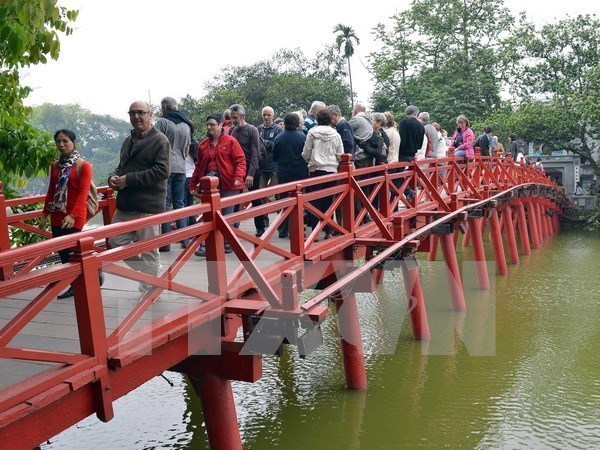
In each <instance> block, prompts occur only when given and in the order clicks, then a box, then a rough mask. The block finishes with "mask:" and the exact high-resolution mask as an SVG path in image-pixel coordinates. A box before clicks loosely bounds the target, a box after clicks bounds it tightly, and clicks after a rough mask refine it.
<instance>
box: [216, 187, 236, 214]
mask: <svg viewBox="0 0 600 450" xmlns="http://www.w3.org/2000/svg"><path fill="white" fill-rule="evenodd" d="M239 193H240V191H239V189H236V190H235V191H221V192H220V194H221V197H231V196H232V195H237V194H239ZM234 207H235V205H234V206H228V207H227V208H223V209H222V214H223V215H224V216H226V215H228V214H231V213H232V212H233V208H234Z"/></svg>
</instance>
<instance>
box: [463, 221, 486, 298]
mask: <svg viewBox="0 0 600 450" xmlns="http://www.w3.org/2000/svg"><path fill="white" fill-rule="evenodd" d="M468 221H469V230H470V231H471V238H472V239H473V253H474V255H475V270H476V272H477V281H478V282H479V288H480V289H483V290H487V289H489V288H490V280H489V276H488V271H487V265H486V261H485V249H484V247H483V235H482V227H481V225H480V223H479V219H478V218H477V217H469V219H468Z"/></svg>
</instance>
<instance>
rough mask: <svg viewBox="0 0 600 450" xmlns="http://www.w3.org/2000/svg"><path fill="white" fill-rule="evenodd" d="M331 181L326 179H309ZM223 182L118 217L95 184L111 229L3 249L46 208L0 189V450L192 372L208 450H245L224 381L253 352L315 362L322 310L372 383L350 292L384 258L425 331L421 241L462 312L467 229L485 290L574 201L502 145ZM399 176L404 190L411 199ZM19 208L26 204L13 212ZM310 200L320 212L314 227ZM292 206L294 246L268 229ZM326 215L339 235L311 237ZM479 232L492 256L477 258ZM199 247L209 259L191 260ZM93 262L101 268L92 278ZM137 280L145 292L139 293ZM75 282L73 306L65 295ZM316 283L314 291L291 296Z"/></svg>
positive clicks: (104, 415) (245, 377)
mask: <svg viewBox="0 0 600 450" xmlns="http://www.w3.org/2000/svg"><path fill="white" fill-rule="evenodd" d="M399 169H404V170H403V171H400V170H399ZM327 181H330V182H335V186H333V187H329V188H327V189H320V190H314V191H313V190H311V189H310V188H311V187H312V186H317V185H319V184H321V183H323V182H327ZM216 182H217V180H216V179H211V178H205V179H203V180H201V186H202V194H201V204H199V205H196V206H192V207H189V208H185V209H180V210H176V211H171V212H167V213H164V214H159V215H155V216H152V217H147V218H144V219H139V220H136V221H132V222H127V223H119V224H115V225H110V219H111V217H112V214H113V213H114V211H115V200H114V198H113V195H112V194H113V193H112V191H111V190H109V189H108V188H103V189H101V193H102V195H103V199H102V200H101V202H100V212H99V214H101V216H102V219H103V222H104V224H106V225H105V226H100V227H97V228H93V229H89V230H86V231H83V232H81V233H78V234H75V235H69V236H63V237H60V238H56V239H47V240H45V241H43V242H38V243H35V244H31V245H26V246H23V247H21V248H13V249H11V248H10V243H9V233H10V232H12V231H14V230H15V229H18V228H21V229H25V230H29V231H31V232H38V230H37V228H35V227H34V226H33V225H32V224H31V223H30V221H31V220H32V219H35V218H38V217H39V216H40V215H41V210H40V206H39V203H40V202H41V201H42V200H43V198H42V197H39V196H38V197H31V198H20V199H12V200H5V199H4V197H3V196H1V195H0V374H1V377H0V448H3V449H9V448H32V447H35V446H36V445H38V444H40V443H42V442H44V441H45V440H47V439H49V438H50V437H52V436H54V435H56V434H58V433H59V432H61V431H62V430H65V429H66V428H68V427H70V426H72V425H74V424H76V423H77V422H79V421H80V420H82V419H83V418H85V417H86V416H89V415H91V414H93V413H95V414H96V415H97V416H98V418H99V419H100V420H103V421H108V420H110V419H111V418H112V417H113V406H112V404H113V401H115V399H117V398H119V397H121V396H123V395H126V394H127V393H128V392H130V391H132V390H133V389H135V388H136V387H138V386H140V385H141V384H143V383H145V382H146V381H148V380H149V379H151V378H153V377H155V376H157V375H159V374H160V373H162V372H163V371H165V370H177V371H180V372H182V373H185V374H186V375H187V376H188V377H189V379H190V381H191V383H192V385H193V386H194V389H195V390H196V392H197V394H198V395H199V396H200V398H201V400H202V407H203V413H204V418H205V422H206V428H207V433H208V438H209V442H210V445H211V448H241V439H240V435H239V430H238V425H237V416H236V411H235V404H234V401H233V395H232V390H231V380H242V381H247V382H254V381H256V380H258V379H259V378H260V377H261V369H262V365H261V355H263V354H274V353H276V352H279V351H281V349H282V346H284V345H287V346H296V347H297V349H298V351H299V353H300V355H301V356H308V355H309V354H310V353H311V352H312V351H313V350H315V349H316V348H317V347H318V346H319V345H320V344H321V343H322V335H321V330H320V324H321V323H322V322H323V321H324V320H325V319H326V317H327V315H328V314H329V313H330V311H329V305H331V306H332V310H333V311H332V313H333V315H335V317H336V319H337V322H338V327H339V332H340V346H341V353H342V357H343V358H342V360H343V364H344V370H345V377H346V385H347V387H348V388H350V389H366V388H367V377H366V373H365V367H364V358H363V351H362V345H361V336H360V326H359V322H358V313H357V308H356V303H355V294H356V293H357V292H373V291H374V290H375V289H376V287H377V284H378V283H379V282H380V281H381V279H382V276H383V271H384V270H391V269H394V268H400V269H401V270H402V272H403V279H404V284H405V289H406V293H407V298H408V299H409V304H408V305H407V308H408V310H409V311H410V319H411V324H412V331H413V335H414V337H415V339H423V340H425V339H429V338H430V330H429V327H428V322H427V314H426V307H425V306H426V299H425V298H424V297H423V293H422V290H421V284H420V278H419V269H418V263H417V262H416V259H415V254H416V252H428V258H429V259H430V260H433V259H435V258H436V252H437V249H438V247H440V248H441V252H442V255H443V260H444V261H445V262H446V265H445V266H446V268H447V270H446V276H447V279H448V286H449V292H450V297H451V300H452V307H453V308H454V309H456V310H464V309H465V308H466V306H465V299H464V292H463V288H462V282H461V275H460V271H459V265H458V263H457V257H456V246H457V239H458V236H459V232H463V233H464V236H463V237H462V244H463V245H469V243H471V244H472V246H473V254H474V256H475V264H476V273H477V281H478V286H479V288H481V289H489V285H490V284H489V275H488V272H487V264H486V261H488V260H491V258H492V256H493V259H494V260H495V263H496V273H497V275H499V276H502V275H506V274H507V263H510V264H518V263H519V256H520V254H529V253H530V252H531V249H532V248H533V249H536V248H539V247H540V246H542V245H543V243H544V241H545V240H547V239H548V238H549V237H551V236H552V235H553V234H554V233H556V232H557V231H558V230H559V216H560V215H561V214H562V212H563V210H564V209H565V208H567V207H568V206H569V201H568V199H567V198H566V196H565V194H564V191H563V189H562V188H561V187H559V186H557V185H556V184H554V183H553V182H551V181H550V180H549V179H548V178H547V177H545V176H544V175H543V174H542V173H540V172H539V171H537V170H535V169H534V168H532V167H531V166H528V165H519V164H516V163H515V162H513V161H512V159H510V158H499V157H497V156H492V157H479V156H478V157H476V158H475V159H474V160H472V161H470V162H468V163H464V162H462V160H460V161H459V160H454V159H453V158H447V159H440V160H424V161H420V162H419V163H418V164H415V163H410V164H409V163H397V164H392V165H387V166H377V167H372V168H365V169H355V168H354V166H353V164H352V162H351V160H350V157H349V156H346V155H344V159H343V161H342V163H341V166H340V171H339V172H338V173H337V174H333V175H329V176H327V177H319V178H313V179H307V180H303V181H302V182H298V183H288V184H283V185H278V186H274V187H271V188H267V189H264V190H260V191H255V192H250V193H243V194H241V195H239V196H236V197H228V198H223V199H221V198H220V196H219V194H218V191H217V190H216ZM407 187H410V188H411V189H412V190H414V191H416V192H417V195H416V196H415V197H414V198H407V197H406V196H405V195H404V192H405V190H406V188H407ZM274 196H277V198H279V199H278V200H276V201H269V202H267V203H266V204H264V205H262V206H259V207H252V208H244V207H242V208H240V211H239V212H236V213H233V214H231V215H227V216H223V215H222V214H221V209H222V208H223V207H227V206H231V205H234V204H239V205H242V206H243V205H246V204H248V203H249V202H250V201H251V200H253V199H257V198H270V199H272V198H273V197H274ZM325 196H331V197H332V198H333V203H332V205H331V207H330V208H329V209H328V210H327V211H326V212H324V213H323V212H321V211H319V210H318V209H317V208H316V207H315V206H314V202H315V201H316V200H318V199H320V198H323V197H325ZM27 205H28V206H29V208H27V209H31V211H27V212H19V213H12V214H11V213H7V208H8V209H11V208H10V207H16V206H20V207H23V206H27ZM36 205H37V207H36ZM336 210H337V214H336ZM305 212H309V213H312V214H314V215H315V216H316V217H317V218H318V219H319V222H318V225H317V226H316V227H315V229H314V230H312V231H311V232H310V233H308V234H307V235H306V236H305V226H304V213H305ZM192 214H195V215H199V217H200V219H199V220H198V222H197V223H196V224H195V225H193V226H189V227H187V228H183V229H180V230H176V231H172V232H170V233H167V234H163V235H161V236H158V237H155V238H153V239H150V240H147V241H141V242H136V243H134V244H131V245H127V246H125V247H120V248H113V249H107V248H106V246H105V245H104V243H105V242H106V241H107V239H108V238H109V237H110V236H113V235H115V234H120V233H123V232H127V231H132V230H134V229H138V228H144V227H147V226H149V225H157V224H161V223H163V222H168V221H174V220H176V219H179V218H184V217H188V216H190V215H192ZM261 214H270V217H271V224H270V226H269V228H268V229H267V231H266V232H265V234H264V235H263V236H261V237H255V236H254V234H253V232H250V231H249V230H248V229H247V228H248V227H247V226H245V224H248V223H249V222H250V219H252V218H253V217H254V216H257V215H261ZM285 218H288V219H289V223H290V238H289V240H288V239H280V238H278V237H277V233H276V231H277V228H278V226H279V225H280V224H281V223H282V221H283V220H284V219H285ZM235 223H241V224H242V225H241V227H240V228H236V227H234V224H235ZM327 225H328V226H329V227H331V228H332V229H333V231H334V234H333V237H332V238H330V239H327V240H323V239H319V237H320V236H321V235H322V231H323V230H324V227H325V226H327ZM44 235H45V236H46V237H49V235H48V234H44ZM488 236H489V239H490V241H491V244H492V245H491V248H492V249H493V255H486V254H485V247H484V239H486V238H487V237H488ZM186 238H189V239H191V240H192V244H191V245H189V246H188V247H187V248H185V249H183V250H181V251H180V252H179V251H173V252H171V253H169V254H162V257H161V259H162V261H161V262H162V264H163V272H162V273H161V274H160V275H159V276H156V277H154V276H151V275H147V274H144V273H141V272H138V271H135V270H132V269H131V268H129V267H127V266H125V265H124V264H123V262H122V261H123V260H124V259H125V258H128V257H131V256H133V255H137V254H139V253H140V252H143V251H148V250H150V249H154V248H157V247H160V246H163V245H167V244H173V246H172V247H175V246H176V244H177V243H178V242H179V241H181V240H183V239H186ZM517 241H519V243H520V246H519V245H518V244H517ZM202 242H204V243H205V245H206V251H207V258H206V260H204V259H198V258H197V257H196V256H194V250H196V249H197V248H198V246H199V245H200V243H202ZM224 242H228V243H229V244H230V245H231V247H232V248H233V253H232V254H225V251H224ZM65 248H73V249H75V254H74V256H73V257H72V258H71V262H70V263H69V264H65V265H61V264H51V263H48V261H49V258H51V257H52V256H53V255H55V254H56V252H57V251H58V250H61V249H65ZM99 269H101V270H103V271H104V273H105V274H106V282H105V284H104V285H103V286H102V287H100V285H99V281H98V276H97V273H98V270H99ZM139 282H144V283H147V284H149V285H150V286H152V287H151V289H149V290H148V291H146V292H145V293H143V294H140V293H139V292H138V290H137V285H138V283H139ZM71 283H72V284H73V286H74V290H75V297H74V300H73V299H72V298H70V299H63V300H57V299H56V295H57V294H58V293H60V292H61V291H63V290H64V289H65V288H66V287H67V286H68V285H69V284H71ZM308 288H312V289H317V291H316V292H318V293H317V294H316V295H314V296H312V298H305V295H306V293H305V294H303V295H302V296H299V294H300V293H302V292H303V291H306V290H307V289H308ZM300 298H301V299H300Z"/></svg>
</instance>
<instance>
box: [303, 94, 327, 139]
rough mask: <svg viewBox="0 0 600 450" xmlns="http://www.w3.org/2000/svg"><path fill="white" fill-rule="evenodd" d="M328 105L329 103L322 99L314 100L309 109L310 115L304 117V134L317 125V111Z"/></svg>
mask: <svg viewBox="0 0 600 450" xmlns="http://www.w3.org/2000/svg"><path fill="white" fill-rule="evenodd" d="M326 107H327V105H325V103H324V102H322V101H320V100H315V101H314V102H312V104H311V105H310V109H309V110H308V115H307V116H306V119H304V125H303V126H302V131H303V132H304V134H308V130H310V129H311V128H312V127H314V126H316V125H317V119H316V118H315V114H317V111H318V110H320V109H323V108H326Z"/></svg>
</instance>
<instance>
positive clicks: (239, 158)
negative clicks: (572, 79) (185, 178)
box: [189, 114, 246, 257]
mask: <svg viewBox="0 0 600 450" xmlns="http://www.w3.org/2000/svg"><path fill="white" fill-rule="evenodd" d="M206 130H207V137H206V139H204V140H203V141H202V142H200V145H199V146H198V159H197V161H196V168H195V169H194V173H193V174H192V177H191V178H190V183H189V189H190V192H192V193H196V191H197V189H198V184H199V183H200V178H202V177H206V176H211V177H217V178H218V179H219V192H220V194H221V197H230V196H232V195H236V194H239V193H240V192H241V191H242V189H244V178H245V176H246V157H245V156H244V150H242V147H241V146H240V144H239V142H238V141H237V140H236V139H235V138H234V137H233V136H230V135H229V134H226V133H225V132H224V130H223V118H222V117H221V115H220V114H211V115H210V116H208V117H207V118H206ZM232 212H233V206H228V207H227V208H223V210H222V213H223V215H227V214H231V213H232ZM225 253H231V247H230V246H229V244H225ZM195 255H196V256H200V257H204V256H206V250H205V249H204V244H202V246H201V247H200V249H199V250H196V252H195Z"/></svg>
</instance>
